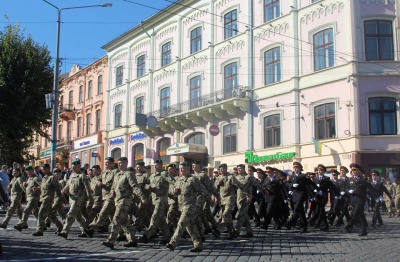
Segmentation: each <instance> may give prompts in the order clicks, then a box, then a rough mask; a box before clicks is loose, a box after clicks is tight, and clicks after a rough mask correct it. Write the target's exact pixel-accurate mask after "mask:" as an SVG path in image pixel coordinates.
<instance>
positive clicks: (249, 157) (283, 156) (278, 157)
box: [244, 151, 296, 163]
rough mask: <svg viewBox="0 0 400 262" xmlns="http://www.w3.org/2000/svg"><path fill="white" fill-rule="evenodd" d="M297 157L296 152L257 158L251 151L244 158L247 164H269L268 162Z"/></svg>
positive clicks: (278, 153)
mask: <svg viewBox="0 0 400 262" xmlns="http://www.w3.org/2000/svg"><path fill="white" fill-rule="evenodd" d="M295 155H296V153H295V152H290V153H281V152H277V153H275V154H273V155H266V156H257V155H254V154H253V152H250V151H249V152H246V153H244V157H245V158H246V162H247V163H261V162H268V161H278V160H285V159H292V158H294V157H295Z"/></svg>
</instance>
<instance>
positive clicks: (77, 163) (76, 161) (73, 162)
mask: <svg viewBox="0 0 400 262" xmlns="http://www.w3.org/2000/svg"><path fill="white" fill-rule="evenodd" d="M80 164H81V160H79V159H77V160H75V161H72V165H80Z"/></svg>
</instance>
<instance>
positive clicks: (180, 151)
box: [167, 143, 207, 156]
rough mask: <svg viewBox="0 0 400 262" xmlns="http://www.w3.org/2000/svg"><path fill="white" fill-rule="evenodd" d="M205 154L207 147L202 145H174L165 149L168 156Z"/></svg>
mask: <svg viewBox="0 0 400 262" xmlns="http://www.w3.org/2000/svg"><path fill="white" fill-rule="evenodd" d="M204 153H207V147H206V146H203V145H196V144H187V143H176V144H173V145H172V146H170V147H168V148H167V155H168V156H179V155H190V154H204Z"/></svg>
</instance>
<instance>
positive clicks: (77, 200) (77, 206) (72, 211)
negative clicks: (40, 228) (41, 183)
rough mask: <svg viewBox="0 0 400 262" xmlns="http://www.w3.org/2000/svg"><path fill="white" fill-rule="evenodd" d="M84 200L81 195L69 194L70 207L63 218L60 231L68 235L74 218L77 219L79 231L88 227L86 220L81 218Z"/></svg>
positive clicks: (83, 230)
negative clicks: (64, 218) (62, 225)
mask: <svg viewBox="0 0 400 262" xmlns="http://www.w3.org/2000/svg"><path fill="white" fill-rule="evenodd" d="M84 200H85V199H84V198H83V197H74V196H69V205H70V207H69V212H68V214H67V219H66V220H65V223H64V227H63V229H62V233H67V235H68V234H69V231H70V229H71V226H72V224H73V223H74V222H75V220H76V221H78V223H79V229H80V230H81V232H85V229H87V228H88V227H87V224H86V220H85V219H84V218H83V216H82V213H81V210H82V206H83V205H85V204H86V203H85V202H84Z"/></svg>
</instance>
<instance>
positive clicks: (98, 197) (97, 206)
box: [86, 176, 103, 224]
mask: <svg viewBox="0 0 400 262" xmlns="http://www.w3.org/2000/svg"><path fill="white" fill-rule="evenodd" d="M99 181H100V176H94V177H92V178H90V188H91V189H92V192H93V205H92V206H91V207H90V208H89V210H88V211H89V214H88V218H87V220H86V223H87V224H90V223H92V222H93V220H94V219H95V217H96V216H97V214H99V213H100V210H101V208H102V206H103V198H102V192H101V186H98V185H97V183H98V182H99Z"/></svg>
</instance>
